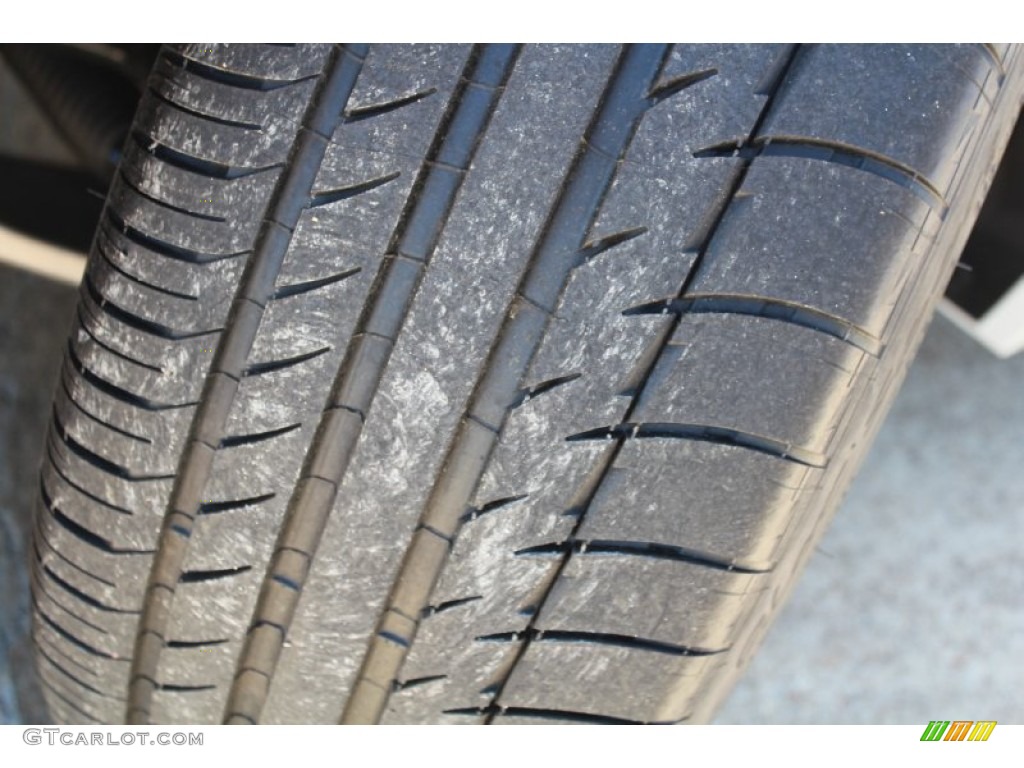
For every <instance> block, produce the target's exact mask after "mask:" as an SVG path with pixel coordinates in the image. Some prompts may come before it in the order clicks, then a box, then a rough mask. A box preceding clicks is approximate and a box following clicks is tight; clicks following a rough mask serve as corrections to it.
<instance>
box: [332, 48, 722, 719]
mask: <svg viewBox="0 0 1024 768" xmlns="http://www.w3.org/2000/svg"><path fill="white" fill-rule="evenodd" d="M669 53H670V48H669V46H667V45H662V46H656V45H651V46H626V47H625V48H624V49H623V50H622V52H621V54H620V57H619V60H618V62H617V63H616V65H615V69H614V71H613V73H612V76H611V78H610V79H609V81H608V84H607V86H606V88H605V91H604V94H603V96H602V98H601V100H600V102H599V103H598V105H597V108H596V109H595V111H594V113H593V115H592V117H591V120H590V123H589V125H588V127H587V129H586V131H585V133H584V135H583V136H582V137H581V138H582V143H581V147H582V149H581V151H580V152H579V154H578V155H577V156H576V158H575V159H574V161H573V163H572V165H571V166H570V169H569V172H568V175H567V177H566V179H565V181H564V182H563V186H562V188H561V190H560V192H559V194H558V196H557V197H556V202H555V204H554V207H553V209H552V211H551V214H550V216H549V218H548V221H547V224H546V226H545V229H544V231H543V233H542V234H541V237H540V239H539V241H538V242H537V244H536V246H535V248H534V251H533V253H532V254H531V257H530V260H529V263H528V265H527V267H526V270H525V272H524V273H523V277H522V279H521V280H520V283H519V287H518V289H517V291H516V300H514V301H513V304H512V305H511V306H510V307H509V310H508V312H507V314H506V317H505V320H504V322H503V324H502V328H501V330H500V331H499V334H498V339H497V341H496V342H495V343H494V344H493V346H492V347H491V350H490V353H489V355H488V360H487V368H486V370H487V371H488V372H489V371H491V370H494V369H495V368H496V367H497V366H496V364H495V361H496V360H498V361H505V360H515V363H516V364H515V366H514V368H513V369H512V370H506V372H505V376H504V377H497V376H488V374H487V373H484V374H483V376H482V378H481V379H480V380H479V381H478V382H477V384H476V387H475V389H474V392H473V394H472V396H471V397H470V404H469V406H468V407H467V409H466V412H465V418H464V420H463V425H462V426H461V427H460V428H459V430H458V431H457V432H456V435H455V438H454V440H453V441H452V443H451V446H450V448H449V450H448V454H447V458H446V460H445V462H444V464H443V469H442V475H441V477H439V478H438V479H437V481H436V482H435V484H434V487H433V489H432V491H431V495H430V497H429V500H428V502H427V505H426V508H425V510H424V512H423V514H422V516H421V518H420V524H421V526H424V525H427V526H430V527H431V528H433V529H434V530H437V531H439V532H441V533H442V534H443V535H446V536H448V537H449V538H451V537H454V535H455V533H456V531H457V530H458V526H459V524H460V520H462V519H463V514H464V510H465V509H466V507H467V506H468V502H469V499H468V498H460V499H457V500H455V499H449V498H446V496H445V491H444V490H443V489H444V488H445V486H446V481H445V476H447V475H456V474H460V473H465V474H466V475H468V476H469V477H471V478H473V481H472V482H471V483H468V484H467V483H463V482H460V486H466V487H468V488H469V491H467V493H468V492H471V491H472V488H473V487H474V486H475V485H476V484H477V483H478V482H479V478H480V476H481V474H482V472H483V466H482V464H481V462H479V460H478V454H479V451H480V450H481V449H480V447H479V445H473V443H472V441H471V440H470V439H469V434H470V432H468V431H467V430H469V429H471V427H469V426H468V425H469V424H470V423H471V422H476V423H481V424H483V425H484V426H485V427H488V428H489V430H490V438H489V441H490V442H489V445H488V447H487V448H486V451H487V453H488V454H489V452H490V451H491V450H493V446H494V444H495V442H496V440H497V432H498V431H500V424H501V423H503V422H504V419H505V418H506V417H507V415H508V412H509V409H508V408H507V407H506V408H505V410H504V413H503V414H501V415H500V418H499V419H498V421H499V423H498V424H492V423H491V421H490V419H489V418H480V412H481V410H483V409H486V406H485V405H484V404H486V403H492V402H497V403H506V404H511V403H512V402H514V400H515V398H516V391H517V390H518V389H519V387H520V386H521V385H520V383H519V381H517V380H521V379H522V377H523V376H524V375H525V373H526V371H527V370H528V367H529V364H530V362H531V361H532V359H533V356H534V354H535V353H536V349H537V347H538V346H539V344H540V341H541V338H542V336H543V333H544V330H545V327H546V321H547V318H545V322H544V323H541V324H539V325H540V328H539V332H538V331H536V330H535V331H533V332H532V333H530V334H529V341H528V342H525V344H527V345H528V346H525V348H524V347H523V342H517V341H514V340H515V339H517V336H518V335H519V333H518V332H517V331H518V327H519V326H521V325H523V324H525V323H532V322H534V320H533V318H532V317H531V314H530V313H529V312H520V308H521V307H522V306H523V305H522V303H521V302H523V301H525V302H527V303H528V304H530V305H532V306H533V307H535V308H536V309H537V310H539V311H540V312H542V313H543V314H544V315H547V316H550V314H551V313H552V312H553V311H554V309H555V307H556V306H557V304H558V301H559V299H560V298H561V296H562V294H563V293H564V291H565V290H566V286H567V285H568V282H569V277H570V275H571V273H572V271H573V270H574V269H576V268H578V267H579V266H580V264H581V262H585V261H586V259H581V257H580V253H581V252H584V251H585V249H586V248H587V245H588V243H589V241H588V235H589V233H590V229H591V227H592V226H593V222H594V221H595V220H596V218H597V215H598V213H599V211H600V208H601V204H602V203H603V201H604V199H605V196H606V194H607V192H608V189H609V188H610V186H611V184H612V181H613V180H614V178H615V175H616V173H617V171H618V165H619V161H620V160H621V158H622V157H624V156H625V152H626V150H627V149H628V147H629V145H630V143H631V142H632V139H633V136H634V134H635V132H636V130H637V128H638V127H639V124H640V121H641V120H642V119H643V116H644V114H645V113H646V112H647V110H649V109H650V108H651V107H652V106H654V105H656V104H657V103H658V99H656V98H653V97H652V95H651V94H652V92H653V91H654V90H655V88H656V83H657V78H658V76H659V75H660V73H661V71H662V69H663V67H664V64H665V61H666V60H667V57H668V55H669ZM711 74H713V73H710V74H708V76H711ZM703 79H705V77H703V76H701V77H695V78H694V79H693V82H700V81H701V80H703ZM528 327H529V326H528ZM509 344H517V345H518V346H517V347H516V348H514V349H513V348H508V347H507V346H506V345H509ZM504 367H505V368H506V369H508V368H509V367H510V366H509V365H507V364H506V365H505V366H504ZM471 446H472V447H471ZM483 464H486V462H483ZM463 465H466V466H463ZM422 542H423V540H422V539H414V540H413V543H412V545H411V546H410V548H409V549H408V550H407V551H406V554H405V557H404V559H403V561H402V565H401V566H400V569H399V573H398V576H397V578H396V579H395V581H394V582H393V585H392V588H391V592H390V595H389V598H388V600H387V602H386V606H387V607H386V608H385V611H384V613H383V614H382V618H381V620H380V621H381V622H383V621H385V620H386V616H387V611H388V610H390V608H391V606H392V605H394V604H395V603H396V602H398V601H399V600H400V599H401V600H403V601H404V602H406V603H408V602H409V601H415V602H418V603H419V606H418V608H417V610H419V611H422V609H423V607H425V606H426V605H427V601H428V599H429V594H430V592H431V591H432V589H433V586H434V584H435V583H436V581H437V578H438V576H439V575H440V571H441V569H442V568H443V563H444V560H442V561H441V562H436V561H435V560H434V558H430V559H428V560H427V561H426V562H428V563H431V565H429V566H427V568H426V569H424V568H423V567H422V566H421V564H420V562H419V561H420V559H421V557H422V556H423V555H422V553H421V550H423V548H424V547H425V546H426V545H425V544H423V543H422ZM411 570H415V572H416V573H417V576H416V577H415V582H418V583H417V584H416V586H415V587H414V588H413V589H415V592H414V596H413V597H409V596H405V595H402V593H401V590H403V589H405V590H407V591H408V590H409V589H410V588H411V587H409V586H407V585H409V584H410V582H411V581H412V577H410V576H407V575H406V574H407V573H408V572H409V571H411ZM415 630H416V628H415V626H413V627H411V628H410V630H409V631H410V637H409V638H407V643H408V642H411V640H412V637H413V636H415ZM378 637H379V634H378ZM380 643H381V641H380V640H378V639H377V637H375V638H373V639H371V641H370V645H369V649H368V651H367V652H366V654H365V655H364V657H363V664H362V666H361V669H360V673H359V680H358V681H357V683H356V685H355V687H354V689H353V692H352V694H351V696H350V697H349V699H348V701H347V702H346V703H345V708H344V710H343V712H342V716H341V722H342V723H375V722H378V721H379V719H380V717H381V715H382V713H383V711H384V708H385V706H386V705H387V698H386V697H381V696H380V695H379V693H378V692H379V690H380V689H381V688H383V689H384V690H385V691H387V690H388V689H389V688H390V683H391V681H393V680H394V679H396V677H397V675H398V670H399V668H400V666H401V664H402V661H403V660H404V657H405V654H404V653H400V654H399V653H388V654H385V653H384V652H383V651H382V649H381V648H380V647H379V646H380ZM376 659H386V660H385V661H383V662H378V661H376ZM496 698H497V696H496V697H495V699H496Z"/></svg>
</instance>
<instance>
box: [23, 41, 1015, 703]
mask: <svg viewBox="0 0 1024 768" xmlns="http://www.w3.org/2000/svg"><path fill="white" fill-rule="evenodd" d="M994 50H995V49H992V48H985V47H982V46H910V47H906V46H870V47H858V46H825V45H823V46H771V45H750V46H717V45H714V46H710V45H709V46H693V45H678V46H667V45H666V46H624V47H622V48H620V47H617V46H601V45H598V46H525V47H520V46H511V45H481V46H450V45H436V46H432V45H417V46H408V45H379V46H378V45H374V46H355V45H353V46H318V45H314V46H297V47H288V48H281V47H267V46H258V45H246V46H213V47H209V46H205V47H199V46H176V47H167V48H165V49H163V51H162V53H161V56H160V57H159V59H158V61H157V63H156V66H155V68H154V70H153V74H152V76H151V78H150V81H149V84H148V87H147V90H146V93H145V95H144V97H143V99H142V102H141V103H140V106H139V111H138V114H137V117H136V122H135V125H134V127H133V130H132V133H131V136H130V137H129V138H128V140H127V143H126V149H125V159H124V161H123V163H122V166H121V168H120V171H119V173H118V176H117V178H116V179H115V181H114V183H113V186H112V188H111V191H110V195H109V198H108V201H107V206H106V209H105V211H104V214H103V217H102V220H101V222H100V224H99V228H98V232H97V236H96V240H95V242H94V248H93V253H92V256H91V258H90V262H89V268H88V270H87V274H86V279H85V281H84V282H83V285H82V289H81V299H80V305H79V312H78V317H77V320H76V325H75V328H74V330H73V331H72V334H71V337H70V339H69V343H68V348H67V353H66V360H65V367H64V372H63V374H62V377H61V382H60V387H59V388H58V391H57V394H56V398H55V405H54V416H53V421H52V426H51V429H50V431H49V434H48V439H47V449H46V454H45V456H44V461H43V470H42V474H41V481H40V503H39V509H38V513H37V518H36V540H35V548H34V549H35V555H36V558H35V564H34V572H33V577H32V586H33V597H34V608H35V636H36V641H37V650H38V666H39V670H40V677H41V681H42V685H43V687H44V689H45V692H46V697H47V701H48V703H49V706H50V708H51V712H52V714H53V715H54V716H55V717H56V718H58V719H59V720H61V721H65V722H122V721H125V720H127V721H129V722H148V721H153V722H177V723H188V722H221V721H224V722H234V723H248V722H338V721H339V720H340V721H341V722H391V723H402V722H449V723H473V722H481V723H519V722H522V723H543V722H580V723H631V722H639V723H675V722H687V721H700V720H706V719H707V718H709V717H710V716H711V714H712V713H713V711H714V708H715V706H716V704H717V703H718V702H719V701H720V700H721V698H722V697H723V696H724V695H725V694H726V693H727V691H728V688H729V685H730V684H731V681H732V680H734V679H735V677H736V676H737V674H738V673H739V672H740V671H741V670H742V668H743V666H744V664H745V663H746V661H747V660H748V659H749V656H750V654H751V653H752V651H753V649H754V648H755V647H756V644H757V641H758V639H759V637H760V636H761V635H762V634H763V633H764V631H765V630H766V628H767V626H768V624H769V622H770V618H771V616H772V615H773V614H774V612H775V611H776V610H777V609H778V607H779V605H780V604H781V601H782V600H783V599H784V597H785V594H786V591H787V590H788V588H789V586H790V585H791V584H792V582H793V580H794V578H795V574H796V573H798V572H799V568H800V564H801V563H802V561H803V559H804V558H805V557H806V555H807V553H808V552H809V551H810V549H811V548H812V547H813V544H814V542H815V541H816V539H817V537H818V536H819V535H820V533H821V531H822V528H823V526H824V525H825V524H826V522H827V520H828V518H829V515H830V514H831V512H832V510H834V508H835V506H836V505H837V504H838V500H839V497H840V496H841V494H842V491H843V489H844V488H845V487H846V485H847V484H848V482H849V480H850V478H851V476H852V473H853V472H854V471H855V469H856V467H857V465H858V463H859V460H860V458H861V456H862V455H863V452H864V450H865V448H866V446H867V444H869V443H870V439H871V437H872V435H873V433H874V431H875V430H876V429H877V427H878V424H879V422H880V420H881V418H882V416H883V415H884V412H885V410H886V407H887V405H888V403H889V402H890V401H891V398H892V396H893V394H894V392H895V388H896V387H897V386H898V383H899V381H900V379H901V377H902V375H903V372H904V371H905V368H906V365H907V363H908V361H909V359H910V357H911V356H912V354H913V351H914V349H915V348H916V345H917V343H918V342H919V340H920V336H921V334H922V333H923V330H924V327H925V325H926V323H927V320H928V317H929V315H930V310H931V308H932V306H933V305H934V302H935V300H936V299H937V297H938V296H939V294H940V293H941V289H942V287H943V285H944V281H945V280H946V279H947V278H948V275H949V272H950V271H951V269H952V266H953V264H954V263H955V261H956V258H957V254H958V253H959V249H960V248H961V247H962V245H963V240H964V238H965V237H966V234H967V231H968V229H969V225H970V222H971V221H972V219H973V216H974V215H975V214H976V212H977V205H978V202H979V200H980V196H981V195H982V194H983V192H984V189H985V188H986V185H987V183H988V182H989V181H990V177H991V172H992V169H993V168H994V164H995V160H996V159H997V158H998V153H999V151H1000V150H1001V147H1002V146H1003V144H1004V143H1005V140H1006V138H1007V136H1008V133H1009V130H1010V127H1012V122H1013V119H1014V118H1015V116H1016V114H1017V109H1018V108H1019V104H1020V99H1021V92H1022V88H1024V76H1022V61H1021V58H1020V54H1019V52H1018V51H1017V49H1015V48H1009V49H1006V50H1005V51H1004V50H1002V49H1000V51H999V55H1000V56H1001V59H1000V60H996V59H995V58H993V53H992V52H993V51H994ZM823 89H824V90H823Z"/></svg>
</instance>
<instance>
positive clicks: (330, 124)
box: [126, 45, 366, 723]
mask: <svg viewBox="0 0 1024 768" xmlns="http://www.w3.org/2000/svg"><path fill="white" fill-rule="evenodd" d="M365 55H366V46H362V45H357V46H352V45H348V46H335V47H333V48H332V49H331V51H330V54H329V55H328V57H327V61H326V62H325V64H324V67H323V69H322V71H321V73H320V74H319V75H317V76H316V78H317V80H318V82H317V84H316V86H315V88H314V89H313V94H312V96H311V98H310V101H309V103H308V106H307V108H306V110H305V113H304V115H303V117H302V120H301V122H300V128H299V130H298V132H297V134H296V137H295V140H294V143H293V145H292V150H291V152H290V154H289V156H288V159H287V161H286V162H285V164H284V166H283V168H282V170H281V173H280V175H279V177H278V178H277V180H276V182H275V186H274V191H273V193H272V195H271V198H270V202H269V203H268V206H267V210H266V212H265V214H264V216H263V223H262V226H261V228H260V230H259V233H258V234H257V236H256V242H255V244H254V247H253V249H252V256H251V257H250V258H249V260H248V262H247V264H246V267H245V271H244V273H243V275H242V278H241V282H240V283H239V287H238V290H237V292H236V295H235V305H236V306H238V307H242V306H247V307H249V309H248V310H247V312H248V314H247V317H248V318H249V320H247V321H245V322H240V321H236V322H234V323H232V324H229V326H228V327H227V328H226V329H225V330H224V332H223V333H222V334H221V335H220V338H219V339H218V344H217V350H216V352H215V354H214V361H213V364H212V365H211V369H210V373H209V374H208V376H207V379H206V383H205V386H204V396H203V398H202V400H201V403H200V405H199V407H198V408H197V409H196V412H195V415H194V417H193V419H192V424H191V427H190V432H189V440H188V442H187V445H186V448H185V450H184V451H183V453H182V457H181V462H180V464H179V467H180V469H179V472H178V474H177V476H176V478H175V486H174V489H173V490H172V492H171V496H170V501H169V503H168V507H167V510H166V513H165V518H164V526H163V528H162V530H161V532H160V537H159V548H158V551H157V555H156V557H154V559H153V564H152V567H151V570H150V576H149V587H148V589H149V590H153V589H157V588H162V589H167V590H169V591H170V593H171V595H170V599H171V600H173V596H174V585H176V584H178V583H179V582H181V581H182V580H185V581H196V580H207V579H210V578H224V577H227V576H230V575H233V574H237V573H240V572H242V571H243V570H249V569H250V568H251V566H248V565H247V566H243V567H242V568H241V569H231V571H230V572H215V571H205V572H196V571H192V572H185V571H184V568H183V565H184V562H185V555H186V552H187V550H188V541H189V539H190V537H191V532H192V526H193V524H194V521H195V519H196V518H197V517H198V515H199V514H200V512H201V510H202V505H203V504H204V503H205V502H206V501H207V500H205V499H203V498H202V495H203V488H204V487H205V485H206V482H207V480H208V478H209V475H210V472H211V470H212V466H213V457H214V455H215V451H212V450H211V449H210V446H212V445H218V444H220V443H221V441H222V440H223V439H224V438H225V434H224V430H225V425H226V423H227V418H228V413H229V411H230V409H231V407H232V404H233V402H234V399H235V397H236V394H237V384H236V385H235V386H233V387H232V388H231V390H230V393H229V396H228V397H220V398H217V399H216V400H214V399H211V398H209V394H210V393H211V392H213V391H214V390H215V388H216V387H217V386H219V382H221V381H222V380H223V377H224V376H227V377H228V379H229V380H233V381H235V382H237V381H238V379H239V378H240V377H241V376H242V373H243V369H244V366H245V358H247V357H248V355H249V352H250V351H251V350H252V348H253V344H254V342H255V338H256V333H257V330H258V328H259V323H260V320H261V319H262V316H263V313H264V308H265V307H266V306H267V304H268V303H269V301H270V300H271V298H272V296H273V293H274V283H275V282H276V278H277V275H278V273H279V272H280V269H281V265H282V263H283V261H284V257H285V254H286V253H287V251H288V248H289V246H290V244H291V239H292V235H293V232H294V230H295V227H296V225H297V224H298V221H299V217H300V215H301V213H302V211H303V210H304V209H305V208H306V206H307V205H308V203H309V200H310V199H311V196H312V190H313V184H314V181H315V178H316V175H317V172H318V170H319V167H320V164H321V162H322V161H323V157H324V154H325V152H326V149H327V145H328V138H329V137H330V136H331V135H332V134H333V132H334V128H335V127H336V126H337V125H338V123H339V122H340V121H341V116H342V113H343V111H344V109H345V106H346V104H347V103H348V99H349V97H350V95H351V93H352V90H353V88H354V87H355V83H356V79H357V78H358V76H359V73H360V71H361V69H362V66H363V60H364V58H365ZM175 56H178V55H177V54H171V56H170V58H171V59H172V60H173V59H174V57H175ZM178 59H180V60H183V59H184V57H181V56H178ZM183 66H186V67H187V68H189V69H190V70H192V71H194V72H196V74H200V75H202V76H207V77H211V78H218V79H219V80H220V82H225V83H226V84H228V85H232V84H235V85H238V86H239V87H249V88H254V87H255V88H256V89H257V90H267V88H266V87H264V86H266V84H267V82H268V81H265V80H260V79H258V78H248V79H247V80H242V81H239V80H238V79H237V78H235V77H234V76H228V77H227V78H226V79H225V75H224V72H223V71H222V70H216V71H209V68H206V67H205V65H204V66H198V67H194V66H193V65H192V62H191V60H188V62H187V63H183ZM304 79H310V78H301V79H300V80H304ZM257 80H260V82H257ZM300 80H296V81H291V82H288V83H281V84H273V86H274V87H275V88H276V87H278V85H291V84H292V83H293V82H299V81H300ZM207 170H211V171H216V170H217V169H207ZM253 308H255V312H253ZM240 353H241V354H240ZM240 358H241V360H240ZM199 574H206V575H205V576H200V575H199ZM211 574H218V575H216V576H213V575H211ZM167 617H168V612H167V611H160V610H158V609H157V608H155V607H154V604H153V603H151V602H147V603H146V606H145V609H144V611H143V615H142V619H141V621H140V622H139V625H138V629H137V632H136V644H135V654H134V659H133V663H132V668H131V672H130V678H129V686H130V691H131V693H130V696H129V702H128V706H127V711H126V719H127V722H129V723H146V722H148V721H149V713H150V709H151V707H152V698H153V694H154V692H155V690H156V689H155V687H154V686H153V685H152V684H151V683H149V682H147V680H148V681H152V680H154V679H155V673H156V669H157V665H158V662H159V656H160V651H161V650H162V647H163V646H162V644H156V643H152V642H150V641H149V640H148V639H147V637H148V636H149V635H151V634H152V635H155V636H157V637H161V638H162V637H164V635H165V631H166V622H167ZM136 683H138V684H136Z"/></svg>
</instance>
